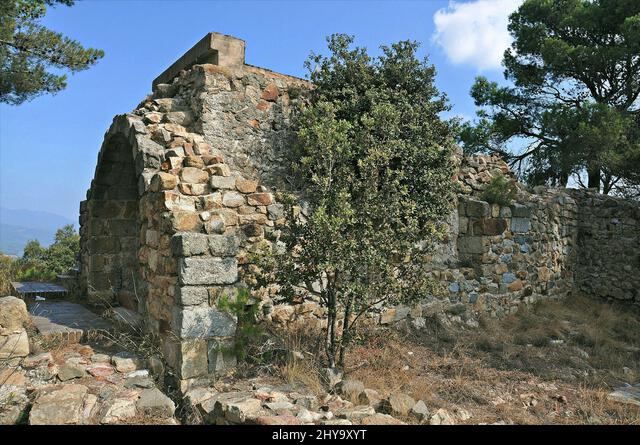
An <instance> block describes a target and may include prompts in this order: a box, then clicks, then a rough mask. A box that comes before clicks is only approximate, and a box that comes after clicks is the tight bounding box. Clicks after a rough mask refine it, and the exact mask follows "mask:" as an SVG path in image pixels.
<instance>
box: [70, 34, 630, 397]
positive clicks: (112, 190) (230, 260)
mask: <svg viewBox="0 0 640 445" xmlns="http://www.w3.org/2000/svg"><path fill="white" fill-rule="evenodd" d="M243 44H244V42H243ZM305 87H308V83H307V82H306V81H304V80H302V79H298V78H295V77H291V76H285V75H282V74H278V73H274V72H271V71H268V70H265V69H262V68H257V67H254V66H251V65H246V64H244V51H243V52H242V63H238V61H236V62H234V63H231V64H230V65H229V66H220V65H215V64H211V63H207V64H201V65H194V66H193V67H190V68H189V69H186V70H182V71H180V73H179V74H178V76H177V77H175V78H174V79H173V81H172V82H171V83H160V84H157V85H154V92H153V94H152V95H150V96H149V97H147V98H146V99H145V100H144V101H143V102H142V103H141V104H140V105H139V106H138V107H137V108H136V109H135V110H134V111H133V112H132V113H129V114H126V115H121V116H117V117H116V118H115V119H114V121H113V124H112V125H111V127H110V129H109V130H108V131H107V133H106V135H105V140H104V143H103V145H102V147H101V150H100V153H99V155H98V165H97V167H96V173H95V177H94V180H93V181H92V184H91V187H90V189H89V191H88V192H87V199H86V201H83V202H82V203H81V206H80V225H81V227H80V234H81V280H82V285H83V286H84V288H83V290H82V292H83V295H86V296H87V298H88V300H89V302H91V303H95V304H103V305H104V304H110V305H118V304H120V305H123V306H125V307H127V308H129V309H132V310H135V311H137V312H139V313H140V314H141V315H142V317H143V319H144V320H145V323H146V328H147V329H148V330H149V331H151V332H153V333H155V334H158V335H159V336H160V338H161V339H162V343H163V350H164V358H165V360H166V362H167V364H168V365H169V367H170V369H171V370H172V372H173V373H174V375H175V377H176V379H177V380H178V381H179V382H180V385H181V388H182V389H185V388H186V387H187V386H188V385H193V384H200V383H202V381H203V380H204V381H207V380H208V379H210V378H212V376H213V375H214V374H215V372H217V371H221V370H223V369H225V368H227V367H230V366H233V365H234V364H235V362H234V358H233V357H232V356H230V355H228V354H226V353H223V352H222V351H223V350H224V349H221V348H220V345H225V344H228V343H229V342H230V339H231V337H232V336H233V335H234V332H235V320H234V319H233V318H232V317H231V316H230V315H228V314H226V313H223V312H221V311H219V310H218V309H217V308H216V302H217V299H218V298H219V296H220V295H222V294H224V293H233V291H234V288H235V287H238V286H244V282H245V281H246V279H247V277H248V276H250V274H251V269H252V265H251V264H250V262H249V257H250V254H251V252H252V251H253V250H254V249H256V248H257V247H258V246H260V245H261V243H264V242H265V237H269V235H270V234H271V233H272V232H273V231H274V230H277V227H278V225H280V224H282V223H283V219H282V218H283V208H282V206H281V205H280V204H278V203H277V202H276V197H277V195H278V190H279V189H281V188H282V186H283V185H284V178H285V176H284V175H283V174H282V171H281V170H280V169H281V168H282V166H283V165H284V162H282V156H283V152H284V150H283V149H285V148H287V146H288V143H289V142H290V136H291V135H290V133H289V131H288V128H289V125H290V122H289V118H290V114H291V111H292V107H293V106H295V103H296V101H297V100H299V99H298V95H299V94H300V90H301V89H303V88H305ZM459 162H460V168H459V173H458V178H457V180H458V181H459V182H460V185H461V193H460V195H459V200H458V203H457V207H455V206H454V207H455V208H456V210H454V211H453V212H452V214H451V215H450V216H449V219H448V223H449V225H450V236H449V237H448V239H447V241H446V242H445V243H443V244H442V246H440V248H439V249H438V251H437V252H436V253H435V254H434V256H433V261H432V262H431V263H430V264H428V265H425V268H426V270H427V271H428V273H431V274H432V275H433V276H434V277H435V278H437V279H438V280H439V281H441V282H442V283H443V285H444V286H446V288H447V289H448V293H449V296H448V298H444V299H443V298H437V297H433V298H432V299H430V300H426V301H422V302H420V303H419V304H417V305H416V306H414V307H412V308H407V307H397V308H390V309H387V310H385V311H382V313H381V314H380V317H379V320H378V321H379V322H380V323H382V324H389V323H393V322H396V321H400V320H403V319H405V318H408V319H409V320H411V321H412V322H413V324H414V325H415V326H417V327H420V326H421V325H423V324H424V321H425V318H424V317H425V316H427V315H428V314H434V313H442V312H447V311H448V312H449V313H450V315H449V318H455V319H458V320H459V321H462V322H466V323H467V324H469V325H475V324H476V323H477V321H476V317H475V315H477V314H478V313H480V312H483V313H489V314H491V315H494V316H501V315H504V314H508V313H510V312H512V311H514V310H515V309H516V308H517V306H518V305H519V304H520V303H521V302H533V301H536V300H538V299H540V298H549V297H550V298H561V297H564V296H566V295H568V294H570V293H571V292H575V290H576V289H579V290H580V291H581V292H584V293H586V294H588V295H595V296H608V297H612V298H621V299H627V300H631V299H632V300H633V301H634V302H636V303H637V302H638V292H637V289H638V288H640V287H639V286H638V285H640V282H639V281H640V260H639V259H638V255H639V251H640V249H638V247H639V246H638V244H639V243H640V237H639V233H638V230H639V227H640V225H639V224H638V222H639V221H638V215H639V212H640V211H639V207H638V205H637V204H631V203H622V202H621V201H620V200H614V198H609V197H603V196H601V195H594V194H592V193H588V192H582V191H572V190H557V189H545V188H537V189H536V190H535V193H529V192H527V191H526V190H525V189H524V187H522V186H519V187H520V191H519V193H518V197H517V199H516V203H514V204H512V205H510V206H505V207H499V206H496V205H490V204H489V203H486V202H483V201H481V200H480V199H479V196H481V193H482V190H483V189H484V188H485V187H486V185H487V184H488V182H489V181H490V179H491V177H492V176H494V175H496V174H506V175H511V176H512V174H511V172H510V171H509V169H508V167H507V166H506V164H505V163H504V162H503V161H501V160H499V159H497V158H494V157H487V156H473V157H462V156H459ZM614 203H615V205H614ZM623 204H624V205H623ZM303 213H304V209H303ZM614 221H617V222H614ZM576 283H577V286H576ZM272 297H274V295H262V296H261V298H262V300H261V302H260V305H261V309H262V314H263V317H264V319H265V320H266V321H268V322H273V323H276V324H283V325H287V324H290V323H295V322H297V321H300V322H302V323H304V324H305V326H311V322H314V323H315V324H316V325H321V324H322V320H323V316H324V311H323V309H322V308H320V307H319V305H318V304H317V303H316V302H313V301H305V302H300V304H296V305H287V304H278V302H277V301H276V300H275V299H274V298H272Z"/></svg>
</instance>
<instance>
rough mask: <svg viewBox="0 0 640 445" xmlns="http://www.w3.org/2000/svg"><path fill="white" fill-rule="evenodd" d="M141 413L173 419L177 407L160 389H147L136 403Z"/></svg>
mask: <svg viewBox="0 0 640 445" xmlns="http://www.w3.org/2000/svg"><path fill="white" fill-rule="evenodd" d="M136 407H137V408H138V410H139V411H141V412H143V413H145V414H148V415H151V416H160V417H172V416H173V413H174V412H175V410H176V405H175V403H173V400H171V399H170V398H169V397H167V396H166V395H165V394H163V393H162V391H160V390H159V389H158V388H152V389H145V390H144V391H142V392H141V393H140V398H139V399H138V402H137V403H136Z"/></svg>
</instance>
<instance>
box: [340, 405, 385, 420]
mask: <svg viewBox="0 0 640 445" xmlns="http://www.w3.org/2000/svg"><path fill="white" fill-rule="evenodd" d="M375 413H376V410H375V409H373V408H372V407H371V406H369V405H360V406H356V407H353V408H343V409H339V410H337V411H336V413H335V415H336V417H338V418H340V419H347V420H350V421H352V422H353V421H358V420H362V419H364V418H365V417H369V416H373V415H374V414H375Z"/></svg>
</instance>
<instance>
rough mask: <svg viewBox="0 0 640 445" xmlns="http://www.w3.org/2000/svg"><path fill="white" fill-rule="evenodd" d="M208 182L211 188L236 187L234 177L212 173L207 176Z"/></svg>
mask: <svg viewBox="0 0 640 445" xmlns="http://www.w3.org/2000/svg"><path fill="white" fill-rule="evenodd" d="M209 184H210V185H211V188H212V189H227V190H229V189H234V188H235V187H236V177H235V176H218V175H214V176H211V178H209Z"/></svg>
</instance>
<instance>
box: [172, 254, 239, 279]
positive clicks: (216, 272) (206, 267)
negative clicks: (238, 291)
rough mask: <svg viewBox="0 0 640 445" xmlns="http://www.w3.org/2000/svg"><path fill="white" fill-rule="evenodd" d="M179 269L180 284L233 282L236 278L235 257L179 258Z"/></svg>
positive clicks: (236, 264)
mask: <svg viewBox="0 0 640 445" xmlns="http://www.w3.org/2000/svg"><path fill="white" fill-rule="evenodd" d="M179 270H180V272H179V277H180V282H181V283H182V284H195V285H198V284H233V283H235V282H236V280H237V279H238V262H237V261H236V259H235V258H224V259H220V258H181V259H180V260H179Z"/></svg>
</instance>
